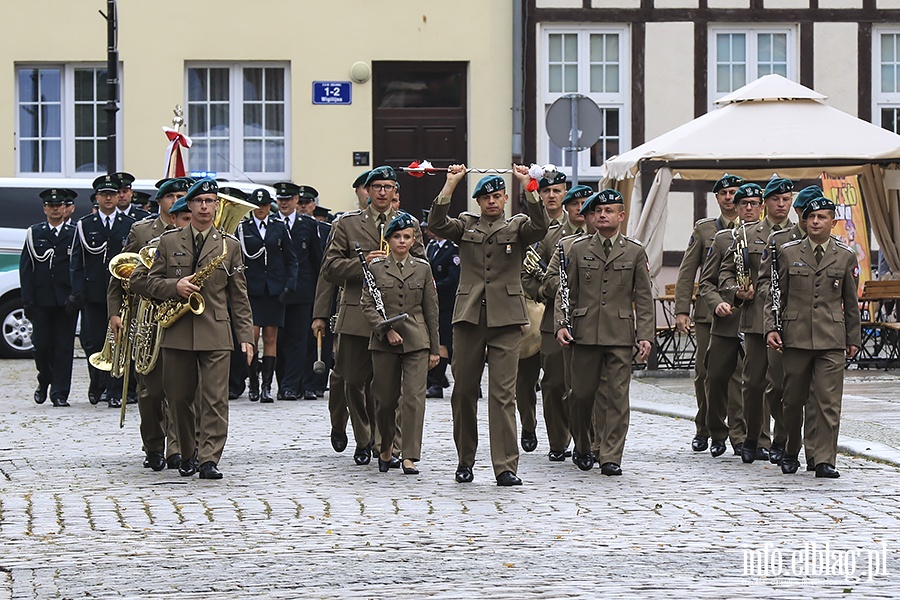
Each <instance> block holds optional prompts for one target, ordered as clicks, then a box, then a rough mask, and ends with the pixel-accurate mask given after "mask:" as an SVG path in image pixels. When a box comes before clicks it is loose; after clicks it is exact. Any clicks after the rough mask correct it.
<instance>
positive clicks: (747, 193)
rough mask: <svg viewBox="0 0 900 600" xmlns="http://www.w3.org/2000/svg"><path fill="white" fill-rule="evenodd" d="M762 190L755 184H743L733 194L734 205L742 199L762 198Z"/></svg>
mask: <svg viewBox="0 0 900 600" xmlns="http://www.w3.org/2000/svg"><path fill="white" fill-rule="evenodd" d="M762 197H763V189H762V188H761V187H759V186H758V185H756V184H755V183H745V184H744V185H742V186H741V187H739V188H738V190H737V191H736V192H735V193H734V203H735V204H737V203H738V202H740V201H741V200H743V199H744V198H762Z"/></svg>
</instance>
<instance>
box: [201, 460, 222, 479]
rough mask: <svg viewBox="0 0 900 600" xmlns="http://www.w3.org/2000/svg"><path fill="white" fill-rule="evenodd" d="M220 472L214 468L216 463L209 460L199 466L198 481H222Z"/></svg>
mask: <svg viewBox="0 0 900 600" xmlns="http://www.w3.org/2000/svg"><path fill="white" fill-rule="evenodd" d="M222 477H223V475H222V472H221V471H220V470H219V469H217V468H216V463H214V462H213V461H211V460H208V461H206V462H205V463H203V464H202V465H200V479H222Z"/></svg>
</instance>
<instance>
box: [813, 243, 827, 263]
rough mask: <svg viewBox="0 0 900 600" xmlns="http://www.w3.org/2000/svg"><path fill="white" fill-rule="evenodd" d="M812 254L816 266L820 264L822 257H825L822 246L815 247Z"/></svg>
mask: <svg viewBox="0 0 900 600" xmlns="http://www.w3.org/2000/svg"><path fill="white" fill-rule="evenodd" d="M813 254H815V255H816V264H819V263H821V262H822V256H824V255H825V250H823V249H822V246H816V249H815V250H813Z"/></svg>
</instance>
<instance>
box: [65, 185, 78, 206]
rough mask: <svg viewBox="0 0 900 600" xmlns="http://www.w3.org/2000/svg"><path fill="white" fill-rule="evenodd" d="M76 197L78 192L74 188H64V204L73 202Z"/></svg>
mask: <svg viewBox="0 0 900 600" xmlns="http://www.w3.org/2000/svg"><path fill="white" fill-rule="evenodd" d="M77 197H78V192H76V191H75V190H70V189H69V188H66V204H75V198H77Z"/></svg>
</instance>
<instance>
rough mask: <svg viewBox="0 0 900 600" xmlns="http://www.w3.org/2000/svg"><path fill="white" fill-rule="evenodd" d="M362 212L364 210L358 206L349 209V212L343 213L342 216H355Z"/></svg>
mask: <svg viewBox="0 0 900 600" xmlns="http://www.w3.org/2000/svg"><path fill="white" fill-rule="evenodd" d="M362 212H363V211H361V210H360V209H358V208H357V209H356V210H348V211H347V212H343V213H341V215H340V217H352V216H355V215H361V214H362ZM340 217H338V218H340Z"/></svg>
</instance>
